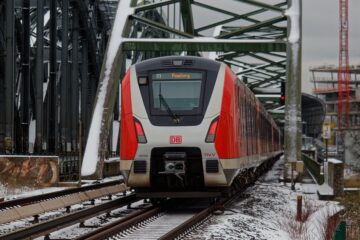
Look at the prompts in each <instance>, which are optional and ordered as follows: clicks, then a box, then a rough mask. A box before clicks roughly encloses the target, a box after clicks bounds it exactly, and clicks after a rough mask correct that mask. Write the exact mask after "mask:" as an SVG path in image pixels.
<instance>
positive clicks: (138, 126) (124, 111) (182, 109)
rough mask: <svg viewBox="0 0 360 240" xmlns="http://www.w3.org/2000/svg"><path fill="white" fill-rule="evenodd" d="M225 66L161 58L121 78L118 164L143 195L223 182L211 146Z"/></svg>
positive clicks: (208, 188) (181, 192)
mask: <svg viewBox="0 0 360 240" xmlns="http://www.w3.org/2000/svg"><path fill="white" fill-rule="evenodd" d="M225 68H226V67H225V65H223V64H220V63H218V62H215V61H211V60H207V59H203V58H197V57H162V58H156V59H150V60H147V61H144V62H142V63H139V64H136V65H134V66H132V67H131V68H130V70H129V71H128V73H127V74H126V76H125V78H124V79H123V81H122V96H121V99H122V102H121V130H120V132H121V134H120V159H121V161H120V168H121V171H122V173H123V175H124V177H125V180H126V183H127V185H128V186H129V187H132V188H135V189H136V190H137V191H138V192H139V193H140V194H143V196H147V197H166V196H169V197H177V196H179V197H184V196H186V194H188V195H189V196H191V197H197V196H196V193H198V194H200V195H201V196H205V195H204V192H208V193H209V192H212V191H213V192H214V191H217V190H218V189H219V188H222V187H226V186H227V185H228V184H229V177H228V176H226V174H225V173H224V172H225V171H224V170H223V168H222V166H221V163H220V160H219V156H218V153H217V151H216V149H215V144H214V141H215V138H216V131H217V127H218V122H219V116H220V111H221V104H222V97H223V85H224V79H223V78H224V75H225V71H226V70H225Z"/></svg>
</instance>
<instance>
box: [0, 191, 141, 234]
mask: <svg viewBox="0 0 360 240" xmlns="http://www.w3.org/2000/svg"><path fill="white" fill-rule="evenodd" d="M138 200H139V199H138V198H137V197H136V195H135V194H133V193H132V194H129V195H127V196H124V197H121V198H118V199H115V200H110V201H108V202H106V203H102V204H99V205H97V206H93V207H90V208H87V209H83V210H80V211H77V212H74V213H70V214H65V215H64V216H60V217H57V218H55V219H52V220H49V221H45V222H41V223H37V224H33V225H31V226H30V227H26V228H23V229H20V230H17V231H14V232H10V233H8V234H5V235H1V236H0V239H1V240H12V239H14V240H15V239H33V238H36V237H40V236H49V234H50V233H52V232H54V231H57V230H59V229H63V228H66V227H68V226H71V225H74V224H81V223H83V222H85V221H86V220H88V219H90V218H93V217H95V216H98V215H101V214H104V213H108V214H109V213H110V212H111V211H113V210H114V209H117V208H121V207H123V206H126V205H129V204H131V203H133V202H135V201H138Z"/></svg>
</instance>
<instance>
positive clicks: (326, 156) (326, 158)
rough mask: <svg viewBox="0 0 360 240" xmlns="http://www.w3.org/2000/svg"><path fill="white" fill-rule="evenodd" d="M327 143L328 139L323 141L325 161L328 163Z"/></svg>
mask: <svg viewBox="0 0 360 240" xmlns="http://www.w3.org/2000/svg"><path fill="white" fill-rule="evenodd" d="M328 141H329V139H325V148H326V149H325V160H326V162H327V161H328Z"/></svg>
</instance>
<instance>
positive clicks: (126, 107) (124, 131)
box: [120, 70, 138, 160]
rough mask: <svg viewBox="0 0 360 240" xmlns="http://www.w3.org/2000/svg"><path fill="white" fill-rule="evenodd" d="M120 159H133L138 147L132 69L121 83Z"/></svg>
mask: <svg viewBox="0 0 360 240" xmlns="http://www.w3.org/2000/svg"><path fill="white" fill-rule="evenodd" d="M120 127H121V128H120V130H121V134H120V159H121V160H133V159H134V158H135V154H136V150H137V147H138V143H137V138H136V131H135V124H134V118H133V113H132V105H131V90H130V70H129V71H128V72H127V73H126V75H125V77H124V79H123V81H122V84H121V124H120Z"/></svg>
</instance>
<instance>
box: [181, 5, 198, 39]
mask: <svg viewBox="0 0 360 240" xmlns="http://www.w3.org/2000/svg"><path fill="white" fill-rule="evenodd" d="M180 11H181V14H182V22H183V26H184V30H185V32H187V33H189V34H192V35H195V30H194V18H193V14H192V8H191V0H182V1H180Z"/></svg>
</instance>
